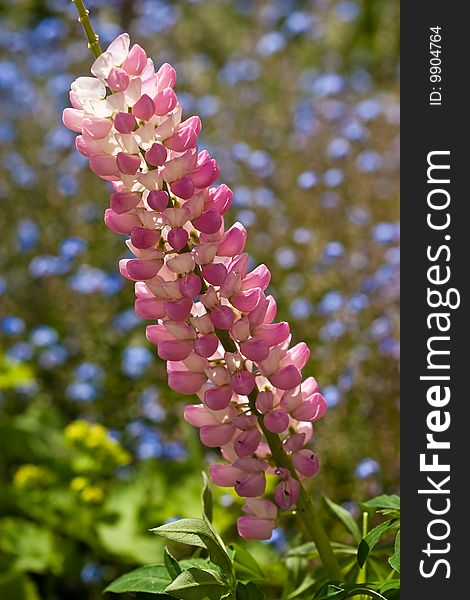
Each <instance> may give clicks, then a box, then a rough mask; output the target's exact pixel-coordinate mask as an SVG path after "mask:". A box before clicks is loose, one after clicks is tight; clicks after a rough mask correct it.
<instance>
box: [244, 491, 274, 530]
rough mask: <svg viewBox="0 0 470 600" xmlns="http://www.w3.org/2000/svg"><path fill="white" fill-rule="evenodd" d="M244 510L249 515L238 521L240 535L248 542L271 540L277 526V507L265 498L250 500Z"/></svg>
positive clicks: (246, 502)
mask: <svg viewBox="0 0 470 600" xmlns="http://www.w3.org/2000/svg"><path fill="white" fill-rule="evenodd" d="M243 510H244V512H245V513H247V514H246V515H244V516H243V517H238V519H237V529H238V533H239V534H240V535H241V536H242V537H244V538H246V539H247V540H269V538H270V537H271V536H272V533H273V529H274V528H275V526H276V518H277V508H276V506H275V505H274V504H273V503H272V502H270V501H269V500H265V499H263V498H253V499H252V498H249V499H248V500H246V501H245V504H244V505H243Z"/></svg>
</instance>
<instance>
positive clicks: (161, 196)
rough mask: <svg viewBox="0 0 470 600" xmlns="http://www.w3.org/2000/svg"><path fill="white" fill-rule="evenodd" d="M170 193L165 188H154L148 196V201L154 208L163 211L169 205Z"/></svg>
mask: <svg viewBox="0 0 470 600" xmlns="http://www.w3.org/2000/svg"><path fill="white" fill-rule="evenodd" d="M168 202H169V198H168V194H167V193H166V192H164V191H163V190H152V191H151V192H150V193H149V195H148V196H147V203H148V205H149V206H150V208H152V209H153V210H157V211H158V212H161V211H163V210H165V208H166V207H167V206H168Z"/></svg>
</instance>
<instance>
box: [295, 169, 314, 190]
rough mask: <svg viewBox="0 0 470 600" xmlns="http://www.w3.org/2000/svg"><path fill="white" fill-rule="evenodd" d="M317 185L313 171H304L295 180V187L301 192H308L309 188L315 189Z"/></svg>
mask: <svg viewBox="0 0 470 600" xmlns="http://www.w3.org/2000/svg"><path fill="white" fill-rule="evenodd" d="M317 183H318V177H317V175H316V174H315V173H314V172H313V171H305V172H304V173H301V174H300V175H299V177H298V178H297V185H298V186H299V188H302V189H303V190H309V189H310V188H313V187H315V186H316V185H317Z"/></svg>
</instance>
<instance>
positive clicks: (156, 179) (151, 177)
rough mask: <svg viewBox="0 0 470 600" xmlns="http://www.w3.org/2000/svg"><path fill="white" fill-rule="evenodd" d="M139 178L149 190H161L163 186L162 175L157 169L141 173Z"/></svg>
mask: <svg viewBox="0 0 470 600" xmlns="http://www.w3.org/2000/svg"><path fill="white" fill-rule="evenodd" d="M137 180H138V181H139V183H141V184H142V185H143V186H144V187H145V188H147V189H148V190H159V189H161V187H162V177H161V175H160V173H159V172H158V171H157V170H156V169H155V170H154V171H149V172H148V173H144V174H142V175H139V176H138V177H137Z"/></svg>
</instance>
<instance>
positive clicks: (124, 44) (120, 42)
mask: <svg viewBox="0 0 470 600" xmlns="http://www.w3.org/2000/svg"><path fill="white" fill-rule="evenodd" d="M129 45H130V38H129V34H128V33H121V35H119V36H118V37H117V38H116V39H115V40H114V41H113V42H111V43H110V45H109V46H108V47H107V49H106V52H109V53H110V54H111V56H112V57H113V64H114V66H116V67H120V66H121V65H122V63H123V62H124V61H125V60H126V58H127V55H128V54H129Z"/></svg>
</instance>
